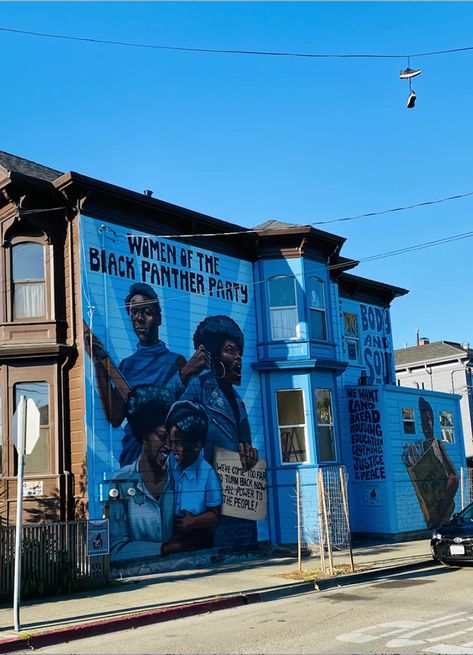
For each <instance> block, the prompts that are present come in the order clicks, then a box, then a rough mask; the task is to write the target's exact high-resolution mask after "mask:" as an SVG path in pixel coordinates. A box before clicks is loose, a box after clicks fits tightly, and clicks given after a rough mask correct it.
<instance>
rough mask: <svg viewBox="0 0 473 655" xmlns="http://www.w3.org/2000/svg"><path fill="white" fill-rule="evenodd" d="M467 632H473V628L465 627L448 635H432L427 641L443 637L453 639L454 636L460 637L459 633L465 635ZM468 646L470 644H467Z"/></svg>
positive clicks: (438, 639) (439, 639)
mask: <svg viewBox="0 0 473 655" xmlns="http://www.w3.org/2000/svg"><path fill="white" fill-rule="evenodd" d="M467 632H473V628H465V630H458V631H457V632H450V634H448V635H442V636H441V637H430V638H429V639H426V641H430V642H432V643H433V642H434V641H441V640H442V639H451V638H452V637H458V636H459V635H464V634H466V633H467ZM466 646H468V644H466Z"/></svg>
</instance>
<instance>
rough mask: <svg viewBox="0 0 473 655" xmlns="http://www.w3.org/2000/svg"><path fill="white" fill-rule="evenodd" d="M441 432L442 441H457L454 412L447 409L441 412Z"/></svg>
mask: <svg viewBox="0 0 473 655" xmlns="http://www.w3.org/2000/svg"><path fill="white" fill-rule="evenodd" d="M440 434H441V436H442V441H446V442H447V443H455V431H454V426H453V412H447V411H445V410H442V411H441V412H440Z"/></svg>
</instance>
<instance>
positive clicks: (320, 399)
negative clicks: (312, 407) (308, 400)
mask: <svg viewBox="0 0 473 655" xmlns="http://www.w3.org/2000/svg"><path fill="white" fill-rule="evenodd" d="M315 399H316V404H317V422H318V423H329V424H332V423H333V421H332V403H331V400H330V391H329V389H317V390H316V392H315Z"/></svg>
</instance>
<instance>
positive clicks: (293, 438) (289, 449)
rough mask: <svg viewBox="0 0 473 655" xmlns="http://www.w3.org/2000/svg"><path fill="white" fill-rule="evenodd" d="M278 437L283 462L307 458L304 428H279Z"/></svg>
mask: <svg viewBox="0 0 473 655" xmlns="http://www.w3.org/2000/svg"><path fill="white" fill-rule="evenodd" d="M279 437H280V440H281V453H282V461H283V462H286V463H287V462H305V461H306V460H307V453H306V450H305V429H304V428H287V429H284V428H280V430H279Z"/></svg>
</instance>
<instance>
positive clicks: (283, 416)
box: [276, 389, 305, 426]
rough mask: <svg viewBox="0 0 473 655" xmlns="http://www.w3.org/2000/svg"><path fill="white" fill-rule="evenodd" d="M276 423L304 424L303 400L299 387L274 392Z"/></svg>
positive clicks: (281, 424)
mask: <svg viewBox="0 0 473 655" xmlns="http://www.w3.org/2000/svg"><path fill="white" fill-rule="evenodd" d="M276 399H277V407H278V423H279V425H280V426H283V425H305V417H304V400H303V397H302V390H301V389H294V390H290V391H277V392H276Z"/></svg>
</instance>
